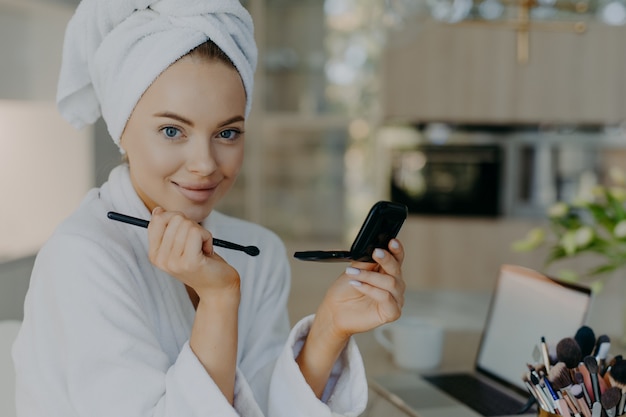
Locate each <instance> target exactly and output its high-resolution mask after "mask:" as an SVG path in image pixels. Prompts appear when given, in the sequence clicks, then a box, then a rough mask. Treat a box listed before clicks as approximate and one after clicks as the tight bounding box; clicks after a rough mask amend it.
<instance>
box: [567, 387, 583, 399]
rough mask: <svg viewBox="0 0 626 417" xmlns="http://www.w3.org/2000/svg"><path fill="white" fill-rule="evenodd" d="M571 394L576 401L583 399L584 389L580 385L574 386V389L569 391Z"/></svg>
mask: <svg viewBox="0 0 626 417" xmlns="http://www.w3.org/2000/svg"><path fill="white" fill-rule="evenodd" d="M569 392H571V393H572V395H573V396H574V398H576V399H578V398H582V397H583V396H584V394H583V387H581V386H580V385H574V386H573V387H572V388H570V389H569Z"/></svg>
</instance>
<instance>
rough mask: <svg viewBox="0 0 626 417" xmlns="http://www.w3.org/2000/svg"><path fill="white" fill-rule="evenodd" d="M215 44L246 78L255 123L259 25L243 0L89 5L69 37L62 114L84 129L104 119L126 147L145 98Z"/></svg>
mask: <svg viewBox="0 0 626 417" xmlns="http://www.w3.org/2000/svg"><path fill="white" fill-rule="evenodd" d="M208 39H210V40H211V41H213V42H214V43H215V44H216V45H217V46H218V47H219V48H220V49H222V51H224V53H226V55H228V57H229V58H230V59H231V61H232V62H233V64H234V65H235V67H236V68H237V70H238V71H239V74H240V75H241V79H242V81H243V85H244V88H245V91H246V96H247V103H246V115H248V113H249V112H250V106H251V101H252V87H253V78H254V71H255V68H256V61H257V48H256V43H255V41H254V28H253V24H252V18H251V17H250V14H249V13H248V12H247V10H246V9H245V8H244V7H243V6H242V5H241V4H240V3H239V1H238V0H83V1H82V2H81V3H80V4H79V6H78V7H77V9H76V12H75V14H74V16H73V17H72V19H71V20H70V22H69V23H68V26H67V30H66V33H65V42H64V47H63V60H62V64H61V73H60V77H59V84H58V91H57V104H58V107H59V111H60V112H61V114H62V115H63V117H64V118H65V119H67V120H68V121H69V122H70V123H71V124H72V125H73V126H74V127H76V128H78V129H80V128H82V127H83V126H85V125H86V124H91V123H94V122H95V121H96V120H97V119H98V118H99V117H100V116H102V117H103V119H104V121H105V122H106V125H107V128H108V130H109V133H110V135H111V137H112V138H113V140H114V141H115V143H116V144H117V145H118V146H119V140H120V136H121V135H122V132H123V131H124V127H125V126H126V122H127V121H128V118H129V117H130V114H131V112H132V111H133V109H134V107H135V105H136V104H137V102H138V101H139V98H140V97H141V95H142V94H143V93H144V92H145V91H146V89H147V88H148V87H149V86H150V85H151V84H152V82H153V81H154V80H155V79H156V78H157V77H158V76H159V74H161V73H162V72H163V71H164V70H165V69H167V67H169V66H170V65H171V64H172V63H174V62H175V61H176V60H177V59H179V58H180V57H182V56H183V55H185V54H187V53H188V52H189V51H191V50H192V49H194V48H195V47H196V46H198V45H200V44H202V43H204V42H206V41H207V40H208Z"/></svg>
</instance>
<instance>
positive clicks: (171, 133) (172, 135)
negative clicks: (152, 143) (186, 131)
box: [161, 126, 181, 139]
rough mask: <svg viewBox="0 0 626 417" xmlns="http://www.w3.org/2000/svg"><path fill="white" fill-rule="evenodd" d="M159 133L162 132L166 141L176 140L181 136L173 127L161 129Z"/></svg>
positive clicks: (178, 130)
mask: <svg viewBox="0 0 626 417" xmlns="http://www.w3.org/2000/svg"><path fill="white" fill-rule="evenodd" d="M161 132H163V134H164V135H165V137H166V138H168V139H176V138H177V137H178V136H180V134H181V133H180V129H178V128H175V127H173V126H166V127H164V128H163V129H161Z"/></svg>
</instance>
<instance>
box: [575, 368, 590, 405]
mask: <svg viewBox="0 0 626 417" xmlns="http://www.w3.org/2000/svg"><path fill="white" fill-rule="evenodd" d="M581 368H584V366H583V367H579V368H578V369H579V371H578V372H576V373H574V383H575V384H576V385H578V386H580V389H581V391H582V392H583V396H584V397H585V402H586V403H587V406H588V407H589V408H591V406H592V405H593V402H592V401H591V397H590V396H589V390H587V387H586V386H585V378H584V377H583V374H582V373H581V372H580V369H581ZM589 382H590V383H589V389H591V380H590V381H589Z"/></svg>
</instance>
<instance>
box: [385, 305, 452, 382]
mask: <svg viewBox="0 0 626 417" xmlns="http://www.w3.org/2000/svg"><path fill="white" fill-rule="evenodd" d="M374 336H375V337H376V340H377V341H378V343H380V344H381V345H382V346H383V347H384V348H385V349H386V350H387V351H389V352H390V353H391V355H392V357H393V361H394V363H395V364H396V365H398V366H399V367H402V368H405V369H411V370H428V369H434V368H437V367H438V366H439V364H440V363H441V354H442V351H443V337H444V329H443V326H441V324H439V323H437V322H436V321H434V320H429V319H426V318H422V317H417V316H401V317H400V318H399V319H398V320H397V321H395V322H393V323H388V324H385V325H383V326H381V327H378V328H376V329H374Z"/></svg>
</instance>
